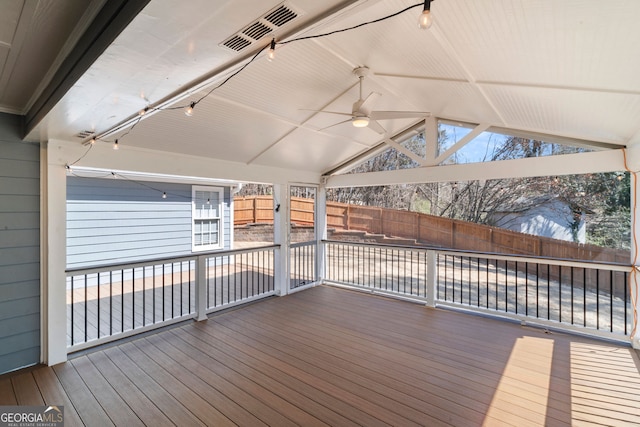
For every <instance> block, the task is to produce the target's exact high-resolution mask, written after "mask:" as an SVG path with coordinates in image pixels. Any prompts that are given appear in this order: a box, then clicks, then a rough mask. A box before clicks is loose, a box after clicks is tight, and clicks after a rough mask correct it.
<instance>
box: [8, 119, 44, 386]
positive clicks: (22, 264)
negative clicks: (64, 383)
mask: <svg viewBox="0 0 640 427" xmlns="http://www.w3.org/2000/svg"><path fill="white" fill-rule="evenodd" d="M19 130H20V118H19V117H18V116H14V115H9V114H3V113H0V373H4V372H9V371H12V370H16V369H18V368H21V367H24V366H29V365H34V364H36V363H39V362H40V148H39V146H38V145H37V144H29V143H23V142H22V141H21V140H20V137H19Z"/></svg>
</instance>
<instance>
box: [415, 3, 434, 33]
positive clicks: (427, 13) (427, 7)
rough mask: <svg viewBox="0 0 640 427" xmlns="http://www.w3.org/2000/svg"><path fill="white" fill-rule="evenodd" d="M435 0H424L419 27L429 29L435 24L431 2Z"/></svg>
mask: <svg viewBox="0 0 640 427" xmlns="http://www.w3.org/2000/svg"><path fill="white" fill-rule="evenodd" d="M432 1H433V0H425V1H424V10H423V11H422V13H421V14H420V18H419V19H418V27H419V28H421V29H423V30H428V29H429V28H430V27H431V24H433V17H432V16H431V2H432Z"/></svg>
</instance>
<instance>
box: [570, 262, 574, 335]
mask: <svg viewBox="0 0 640 427" xmlns="http://www.w3.org/2000/svg"><path fill="white" fill-rule="evenodd" d="M569 280H571V324H572V325H573V324H574V321H573V299H574V297H573V267H571V270H570V273H569Z"/></svg>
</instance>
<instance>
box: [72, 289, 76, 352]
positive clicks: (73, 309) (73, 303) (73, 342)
mask: <svg viewBox="0 0 640 427" xmlns="http://www.w3.org/2000/svg"><path fill="white" fill-rule="evenodd" d="M73 279H74V276H71V345H74V344H75V341H74V337H73V335H74V333H73V330H74V329H75V326H76V324H75V320H74V317H75V316H74V311H75V301H74V300H75V298H74V296H73V294H74V283H73Z"/></svg>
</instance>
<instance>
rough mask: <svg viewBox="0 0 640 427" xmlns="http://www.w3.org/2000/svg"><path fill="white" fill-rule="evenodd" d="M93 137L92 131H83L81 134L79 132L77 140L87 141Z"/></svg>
mask: <svg viewBox="0 0 640 427" xmlns="http://www.w3.org/2000/svg"><path fill="white" fill-rule="evenodd" d="M92 135H93V131H92V130H83V131H81V132H78V134H77V135H76V138H80V139H87V138H89V137H90V136H92Z"/></svg>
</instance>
